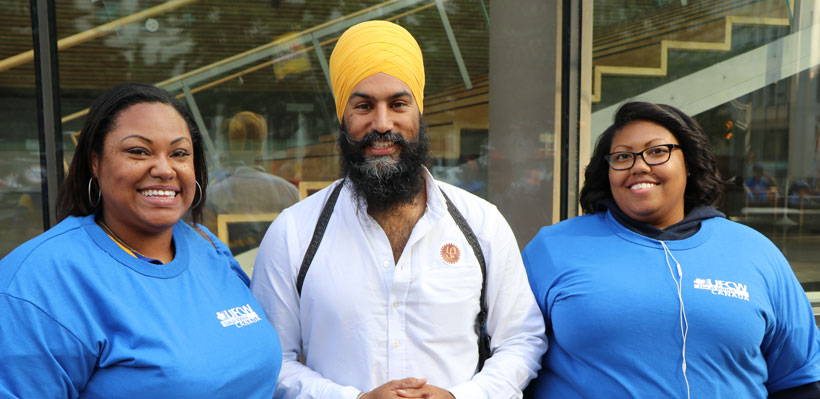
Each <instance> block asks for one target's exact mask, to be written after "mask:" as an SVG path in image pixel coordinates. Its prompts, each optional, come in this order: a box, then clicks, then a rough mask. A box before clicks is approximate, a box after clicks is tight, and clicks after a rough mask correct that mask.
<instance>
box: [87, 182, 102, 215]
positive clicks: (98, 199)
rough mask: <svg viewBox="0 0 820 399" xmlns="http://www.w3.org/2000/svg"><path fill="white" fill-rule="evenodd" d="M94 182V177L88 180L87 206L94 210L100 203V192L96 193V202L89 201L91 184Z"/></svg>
mask: <svg viewBox="0 0 820 399" xmlns="http://www.w3.org/2000/svg"><path fill="white" fill-rule="evenodd" d="M93 180H94V177H93V176H92V177H89V178H88V204H89V205H91V207H92V208H96V207H97V206H99V205H100V201H101V200H102V190H98V191H97V202H96V203H94V201H92V200H91V182H92V181H93Z"/></svg>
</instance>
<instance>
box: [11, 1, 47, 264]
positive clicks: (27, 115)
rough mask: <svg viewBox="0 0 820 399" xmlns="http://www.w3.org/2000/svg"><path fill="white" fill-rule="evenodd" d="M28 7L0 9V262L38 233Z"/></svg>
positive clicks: (38, 177) (16, 3)
mask: <svg viewBox="0 0 820 399" xmlns="http://www.w3.org/2000/svg"><path fill="white" fill-rule="evenodd" d="M30 7H31V6H30V4H29V2H28V1H24V0H12V1H6V2H3V5H2V6H0V10H2V13H0V37H2V43H3V44H2V45H0V104H3V106H2V107H0V114H1V115H2V116H0V119H2V120H3V125H4V129H3V131H2V133H0V201H1V202H0V225H2V226H3V228H2V229H0V257H2V256H5V255H6V254H7V253H9V252H10V251H11V250H12V249H14V248H15V247H16V246H18V245H20V244H21V243H23V242H24V241H26V240H28V239H29V238H31V237H34V236H35V235H37V234H39V233H41V232H42V231H43V201H42V188H41V184H42V182H43V173H42V169H41V167H40V155H41V154H40V140H39V133H38V129H39V128H38V123H37V93H36V84H35V74H34V56H33V53H30V54H25V53H26V52H27V51H29V50H31V48H32V35H31V33H32V32H31V17H30V15H29V13H30ZM15 56H16V57H15ZM12 57H14V58H12Z"/></svg>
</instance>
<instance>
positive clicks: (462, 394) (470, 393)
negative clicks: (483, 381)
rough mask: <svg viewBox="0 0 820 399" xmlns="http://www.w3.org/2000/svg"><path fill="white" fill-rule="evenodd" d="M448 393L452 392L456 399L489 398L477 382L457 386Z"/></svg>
mask: <svg viewBox="0 0 820 399" xmlns="http://www.w3.org/2000/svg"><path fill="white" fill-rule="evenodd" d="M448 391H450V393H452V394H453V396H455V397H456V399H474V398H475V399H481V398H485V399H486V398H487V393H485V392H484V389H483V388H481V385H478V383H477V382H475V381H467V382H465V383H463V384H460V385H456V386H454V387H452V388H450V389H448Z"/></svg>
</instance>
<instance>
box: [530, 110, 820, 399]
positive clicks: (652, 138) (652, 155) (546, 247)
mask: <svg viewBox="0 0 820 399" xmlns="http://www.w3.org/2000/svg"><path fill="white" fill-rule="evenodd" d="M725 183H726V181H725V180H724V179H722V178H721V176H720V173H719V172H718V169H717V163H716V161H715V158H714V156H713V155H712V153H711V151H710V149H709V143H708V139H707V137H706V134H705V133H704V132H703V129H702V128H701V127H700V126H699V125H698V124H697V123H696V122H695V121H694V120H693V119H692V118H690V117H689V116H687V115H685V114H684V113H683V112H681V111H680V110H678V109H675V108H673V107H671V106H668V105H660V104H650V103H644V102H631V103H627V104H624V105H623V106H622V107H621V108H620V109H619V110H618V112H617V114H616V115H615V121H614V123H613V124H612V126H610V127H609V128H608V129H607V130H606V131H605V132H604V133H603V134H602V135H601V137H600V138H599V140H598V143H597V144H596V147H595V151H594V153H593V155H592V159H591V161H590V163H589V166H588V167H587V169H586V173H585V182H584V186H583V189H582V190H581V196H580V197H581V207H582V208H583V210H584V213H585V215H584V216H579V217H576V218H573V219H570V220H567V221H564V222H561V223H558V224H556V225H553V226H549V227H545V228H543V229H542V230H541V231H540V232H539V233H538V235H536V237H535V238H534V239H533V240H532V241H531V242H530V243H529V244H528V245H527V247H526V248H525V250H524V252H523V257H524V263H525V265H526V267H527V272H528V276H529V281H530V285H531V286H532V289H533V292H534V293H535V297H536V300H537V301H538V303H539V305H540V307H541V311H542V312H543V314H544V319H545V321H546V327H547V337H548V338H549V344H550V347H549V350H548V352H547V354H546V355H545V356H544V359H543V367H542V369H541V372H540V374H539V376H538V377H537V378H536V380H534V381H533V382H532V383H531V386H530V387H529V390H528V394H529V395H530V397H533V398H605V397H606V398H672V397H675V398H709V399H713V398H766V397H772V398H796V397H806V398H808V397H818V394H820V385H818V383H817V381H818V380H820V332H818V329H817V326H816V325H815V320H814V315H813V313H812V309H811V306H810V304H809V301H808V299H807V298H806V295H805V294H804V292H803V290H802V288H801V286H800V284H799V283H798V281H797V279H796V278H795V276H794V273H793V272H792V270H791V268H790V267H789V264H788V262H787V261H786V259H785V258H784V257H783V255H782V254H781V253H780V251H779V250H778V249H777V248H776V247H775V246H774V245H773V244H772V243H771V242H770V241H769V240H768V239H766V238H765V237H764V236H762V235H761V234H759V233H757V232H756V231H754V230H752V229H750V228H748V227H746V226H743V225H740V224H738V223H734V222H731V221H729V220H727V219H726V218H725V217H724V215H723V214H722V213H720V212H718V211H717V210H716V209H715V208H714V205H715V204H716V203H718V202H719V201H720V200H721V198H722V195H723V185H724V184H725ZM801 395H806V396H801Z"/></svg>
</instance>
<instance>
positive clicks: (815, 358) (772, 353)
mask: <svg viewBox="0 0 820 399" xmlns="http://www.w3.org/2000/svg"><path fill="white" fill-rule="evenodd" d="M772 260H773V263H774V264H775V270H774V281H771V282H770V285H769V290H770V291H771V292H770V293H769V295H770V298H771V301H772V303H771V306H772V309H773V310H774V313H775V320H774V321H773V323H771V325H772V327H771V328H770V331H767V332H766V336H765V337H764V340H763V344H762V345H761V350H762V352H763V356H764V357H765V358H766V364H767V367H768V370H769V380H768V382H767V383H766V388H767V389H768V390H769V392H778V391H782V390H784V389H788V388H793V387H796V386H800V385H805V384H808V383H812V382H815V381H818V380H820V331H818V329H817V325H816V324H815V320H814V312H813V311H812V308H811V304H810V303H809V300H808V298H807V297H806V294H805V293H804V292H803V288H802V287H801V286H800V283H799V282H798V281H797V278H796V277H795V275H794V273H793V272H792V270H791V267H790V266H789V264H788V262H787V261H786V259H785V258H784V257H783V256H782V254H780V252H779V251H777V253H776V254H775V256H774V259H772Z"/></svg>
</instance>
